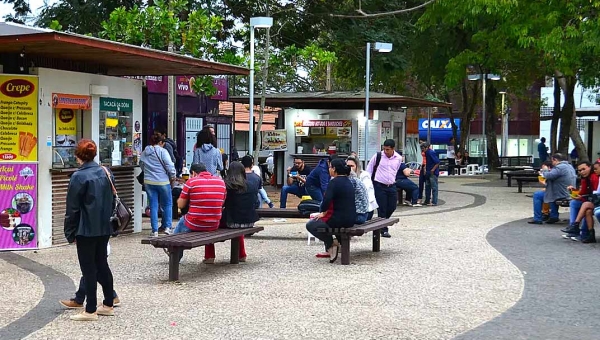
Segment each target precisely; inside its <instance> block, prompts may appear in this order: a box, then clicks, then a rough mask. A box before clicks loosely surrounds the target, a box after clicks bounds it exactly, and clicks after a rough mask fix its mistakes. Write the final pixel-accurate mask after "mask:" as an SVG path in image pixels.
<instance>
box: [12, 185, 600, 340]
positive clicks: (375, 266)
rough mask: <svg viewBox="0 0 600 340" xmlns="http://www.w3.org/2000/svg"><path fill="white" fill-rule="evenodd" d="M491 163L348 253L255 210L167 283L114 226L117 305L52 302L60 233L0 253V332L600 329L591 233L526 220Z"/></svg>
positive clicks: (157, 255)
mask: <svg viewBox="0 0 600 340" xmlns="http://www.w3.org/2000/svg"><path fill="white" fill-rule="evenodd" d="M497 177H498V175H494V174H491V175H488V176H486V178H481V177H466V176H465V177H451V178H441V179H440V182H441V183H440V190H441V191H440V198H441V203H442V204H440V205H439V206H437V207H422V208H408V207H399V208H398V210H397V211H396V213H395V214H394V216H397V217H399V218H400V223H399V224H398V225H396V226H394V227H392V228H391V230H390V233H391V234H392V236H393V237H392V238H391V239H383V240H382V250H381V252H380V253H372V252H371V238H370V237H369V236H365V237H360V238H355V239H353V240H352V251H351V265H349V266H342V265H340V263H339V260H338V263H336V264H329V263H328V261H327V260H323V259H318V258H315V256H314V255H315V254H316V253H317V252H319V251H322V243H320V244H314V243H311V245H310V246H309V245H307V239H306V231H305V229H304V224H305V222H304V221H302V220H287V221H286V222H284V223H281V222H274V221H273V219H265V220H261V221H260V222H259V223H258V224H259V225H261V226H264V227H265V230H264V231H263V232H261V233H259V234H256V235H255V236H254V237H252V238H249V239H248V240H247V242H246V247H247V251H248V262H246V263H242V264H239V265H230V264H229V263H228V261H229V243H219V244H217V246H216V250H217V263H216V264H215V265H205V264H201V260H202V255H203V251H202V249H195V250H192V251H186V252H185V256H184V258H183V261H182V265H181V269H180V270H181V277H180V281H181V282H179V283H169V282H167V277H168V268H167V257H166V255H165V254H164V253H163V251H162V250H160V249H155V248H153V247H151V246H148V245H141V244H140V240H141V239H142V238H144V237H147V236H148V233H149V231H148V230H145V231H144V232H143V233H142V234H141V235H140V234H138V235H131V236H121V237H117V238H114V239H112V240H111V245H112V254H111V256H110V261H109V262H110V264H111V268H112V270H113V274H114V278H115V289H116V290H117V292H118V293H119V295H120V297H121V299H122V302H123V305H122V306H121V307H118V308H116V310H115V313H116V316H115V317H101V318H100V320H99V321H98V322H92V323H85V322H80V323H77V322H73V321H70V320H69V316H70V315H72V314H73V313H76V311H65V310H63V309H61V307H60V305H59V304H58V300H59V299H65V298H70V297H71V296H72V295H73V293H74V290H75V284H76V283H77V282H78V281H79V276H80V271H79V266H78V263H77V257H76V249H75V247H74V246H63V247H56V248H51V249H44V250H39V251H29V252H18V253H0V277H2V283H1V286H2V289H1V290H0V339H2V340H5V339H6V340H8V339H22V338H25V339H165V338H168V339H192V338H193V339H233V338H236V339H328V338H329V339H597V338H600V336H598V331H597V330H596V329H597V328H598V326H599V325H600V321H599V320H600V309H599V308H597V303H596V301H597V300H596V299H597V296H598V292H599V291H600V289H599V288H598V287H599V284H600V271H599V270H598V268H600V246H598V245H595V244H594V245H582V244H578V243H576V242H572V241H567V240H563V239H562V238H561V237H560V235H561V233H560V231H559V229H560V228H562V227H564V226H565V224H559V225H552V226H550V225H541V226H540V225H528V224H526V219H527V218H528V217H530V216H531V205H532V204H531V198H529V197H527V196H526V194H527V193H531V192H533V191H534V188H524V193H522V194H518V193H517V188H515V187H513V188H507V187H506V182H505V181H503V182H501V181H499V180H497ZM270 195H271V196H273V197H274V196H277V194H276V193H274V192H271V193H270ZM294 202H296V203H297V201H294ZM294 202H291V203H292V204H293V203H294ZM292 204H290V205H292ZM276 205H277V204H276ZM561 213H562V217H563V218H566V216H567V214H566V213H567V209H561ZM595 330H596V332H594V331H595Z"/></svg>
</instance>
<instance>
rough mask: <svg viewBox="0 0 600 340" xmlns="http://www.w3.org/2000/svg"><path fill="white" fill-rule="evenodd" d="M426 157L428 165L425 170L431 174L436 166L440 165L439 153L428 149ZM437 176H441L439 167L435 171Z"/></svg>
mask: <svg viewBox="0 0 600 340" xmlns="http://www.w3.org/2000/svg"><path fill="white" fill-rule="evenodd" d="M425 157H427V164H426V165H425V170H426V171H427V172H430V171H431V169H433V167H434V166H435V165H436V164H440V159H439V158H438V156H437V153H435V151H433V150H431V149H427V151H425ZM435 175H436V176H439V175H440V167H439V166H438V167H437V168H436V169H435Z"/></svg>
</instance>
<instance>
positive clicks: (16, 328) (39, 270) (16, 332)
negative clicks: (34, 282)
mask: <svg viewBox="0 0 600 340" xmlns="http://www.w3.org/2000/svg"><path fill="white" fill-rule="evenodd" d="M0 259H2V260H4V261H6V262H8V263H10V264H13V265H15V266H17V267H19V268H21V269H23V270H26V271H28V272H30V273H32V274H34V275H35V276H37V277H38V278H39V279H40V280H41V281H42V283H43V284H44V295H43V296H42V299H41V300H40V301H39V302H38V304H37V305H36V306H35V307H33V308H32V309H31V310H30V311H28V312H27V313H26V314H25V315H23V316H22V317H21V318H19V319H17V320H15V321H13V322H11V323H10V324H8V325H6V326H4V327H3V328H0V339H2V340H18V339H23V338H25V337H27V336H28V335H29V334H31V333H33V332H36V331H38V330H39V329H41V328H43V327H44V326H46V325H47V324H48V323H50V322H52V321H53V320H54V319H56V318H57V317H58V316H59V315H61V314H62V310H61V309H60V307H59V305H58V301H59V300H60V299H64V298H66V297H65V292H74V291H75V285H74V284H73V280H72V279H71V278H70V277H68V276H66V275H65V274H63V273H61V272H58V271H56V270H54V269H52V268H50V267H47V266H44V265H42V264H39V263H37V262H35V261H32V260H30V259H28V258H26V257H23V256H21V255H18V254H15V253H10V252H6V253H0Z"/></svg>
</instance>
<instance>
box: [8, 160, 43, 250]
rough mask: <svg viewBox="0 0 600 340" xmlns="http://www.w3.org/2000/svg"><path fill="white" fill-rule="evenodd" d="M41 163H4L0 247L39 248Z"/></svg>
mask: <svg viewBox="0 0 600 340" xmlns="http://www.w3.org/2000/svg"><path fill="white" fill-rule="evenodd" d="M36 192H37V164H36V163H3V164H0V250H10V249H25V248H37V209H36V205H37V203H38V202H36Z"/></svg>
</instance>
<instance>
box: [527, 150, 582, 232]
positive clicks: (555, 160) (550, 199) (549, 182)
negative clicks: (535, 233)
mask: <svg viewBox="0 0 600 340" xmlns="http://www.w3.org/2000/svg"><path fill="white" fill-rule="evenodd" d="M552 166H553V168H552V170H550V171H548V172H545V173H543V174H542V176H543V177H544V178H545V179H546V190H540V191H536V192H535V193H533V219H531V220H530V221H528V222H527V223H529V224H542V223H543V222H542V205H543V204H544V203H548V204H550V218H549V219H548V220H547V221H546V223H556V222H558V221H559V219H558V205H556V203H554V202H555V201H556V200H559V199H564V198H567V197H569V190H568V189H567V188H568V187H569V186H573V187H574V186H575V180H576V178H577V175H575V169H573V167H572V166H571V164H569V162H567V158H566V157H565V156H564V155H563V154H561V153H555V154H554V155H552Z"/></svg>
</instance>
